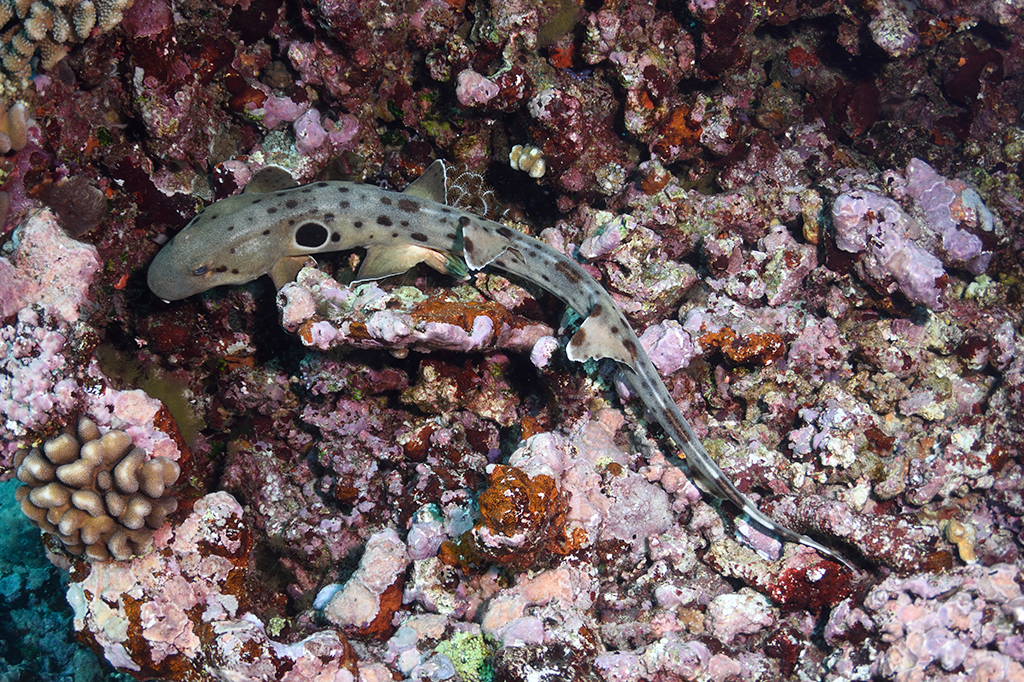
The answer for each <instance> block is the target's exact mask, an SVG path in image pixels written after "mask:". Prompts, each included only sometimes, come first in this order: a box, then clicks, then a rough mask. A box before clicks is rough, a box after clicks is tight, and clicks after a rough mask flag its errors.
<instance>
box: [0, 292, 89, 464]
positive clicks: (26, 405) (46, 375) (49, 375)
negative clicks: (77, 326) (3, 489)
mask: <svg viewBox="0 0 1024 682" xmlns="http://www.w3.org/2000/svg"><path fill="white" fill-rule="evenodd" d="M55 318H56V316H55V315H54V314H53V311H52V310H50V309H47V308H31V307H29V308H23V309H22V310H21V311H20V312H19V313H18V316H17V321H16V322H14V323H13V324H8V325H6V326H4V327H2V328H0V370H2V371H0V415H2V416H3V420H2V421H0V439H2V440H3V450H2V451H0V465H2V466H0V475H2V476H4V477H5V478H8V477H10V475H11V473H12V470H11V468H10V467H11V461H12V460H11V457H12V455H13V453H14V450H15V448H16V447H17V444H18V442H19V440H20V439H22V438H24V437H25V436H26V435H27V434H28V433H29V432H31V431H34V430H36V429H38V428H40V427H42V426H44V425H45V424H46V423H47V422H48V421H49V420H50V419H52V418H53V417H54V416H59V415H66V414H69V413H70V412H71V411H72V410H73V409H74V408H75V406H76V405H77V403H78V397H79V392H80V390H81V389H80V387H79V384H78V380H77V377H76V376H75V372H74V367H73V362H72V361H71V360H70V359H69V358H68V357H67V355H66V351H67V349H66V344H67V341H68V336H69V333H68V330H67V328H66V326H65V325H64V324H62V323H61V321H60V320H59V318H57V319H55Z"/></svg>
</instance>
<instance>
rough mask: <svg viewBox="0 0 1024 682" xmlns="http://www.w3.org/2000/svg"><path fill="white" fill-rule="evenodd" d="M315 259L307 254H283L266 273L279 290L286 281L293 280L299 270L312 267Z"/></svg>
mask: <svg viewBox="0 0 1024 682" xmlns="http://www.w3.org/2000/svg"><path fill="white" fill-rule="evenodd" d="M315 265H316V261H315V260H313V259H312V258H310V257H309V256H284V257H283V258H279V259H278V260H277V262H276V263H274V267H272V268H271V269H270V272H269V273H267V274H269V275H270V279H272V280H274V286H275V287H276V288H277V289H278V290H280V289H281V287H283V286H284V285H285V284H288V282H294V281H295V276H296V275H298V274H299V270H301V269H302V268H305V267H313V266H315Z"/></svg>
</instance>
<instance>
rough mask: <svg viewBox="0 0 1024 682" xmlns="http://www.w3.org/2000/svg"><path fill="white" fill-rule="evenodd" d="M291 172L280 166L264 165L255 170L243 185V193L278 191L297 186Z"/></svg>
mask: <svg viewBox="0 0 1024 682" xmlns="http://www.w3.org/2000/svg"><path fill="white" fill-rule="evenodd" d="M298 186H299V183H298V182H296V181H295V178H293V177H292V174H291V173H289V172H288V171H286V170H285V169H284V168H281V167H280V166H264V167H263V168H261V169H259V170H258V171H256V175H254V176H252V180H250V181H249V184H248V185H246V186H245V191H244V192H243V194H253V193H255V194H265V193H268V192H279V191H281V190H282V189H291V188H292V187H298Z"/></svg>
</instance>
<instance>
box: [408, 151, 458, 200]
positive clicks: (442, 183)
mask: <svg viewBox="0 0 1024 682" xmlns="http://www.w3.org/2000/svg"><path fill="white" fill-rule="evenodd" d="M447 176H448V166H446V165H445V162H444V161H442V160H441V159H438V160H437V161H435V162H434V163H432V164H430V166H429V167H428V168H427V170H425V171H423V175H421V176H419V177H418V178H416V179H415V180H413V181H412V182H410V183H409V186H408V187H406V188H405V192H403V194H408V195H410V196H414V197H419V198H420V199H428V200H430V201H436V202H437V203H439V204H446V203H448V202H447V201H445V188H446V186H447V185H446V183H447Z"/></svg>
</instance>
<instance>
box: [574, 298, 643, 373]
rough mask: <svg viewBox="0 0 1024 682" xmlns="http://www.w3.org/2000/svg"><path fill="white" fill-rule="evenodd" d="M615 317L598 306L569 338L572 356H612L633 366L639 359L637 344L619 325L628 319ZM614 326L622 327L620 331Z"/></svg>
mask: <svg viewBox="0 0 1024 682" xmlns="http://www.w3.org/2000/svg"><path fill="white" fill-rule="evenodd" d="M616 317H617V316H607V317H606V316H605V315H604V311H603V310H602V308H601V306H595V307H594V310H593V311H591V313H590V315H589V316H588V317H587V319H586V320H584V321H583V326H581V327H580V328H579V329H577V330H576V333H575V334H573V335H572V338H571V339H569V346H568V347H567V348H566V349H565V354H566V355H567V356H568V357H569V359H570V360H573V361H576V362H586V361H587V360H600V359H601V358H611V359H612V360H616V361H618V362H621V363H622V364H624V365H628V366H630V367H632V366H633V363H634V360H635V359H636V350H637V349H636V344H635V343H634V341H633V340H632V339H630V338H629V337H628V336H625V335H624V333H623V332H622V331H621V327H620V326H619V325H621V324H624V322H625V321H624V320H623V321H616ZM615 328H618V329H619V330H620V331H619V333H615V332H614V331H612V330H613V329H615Z"/></svg>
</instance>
